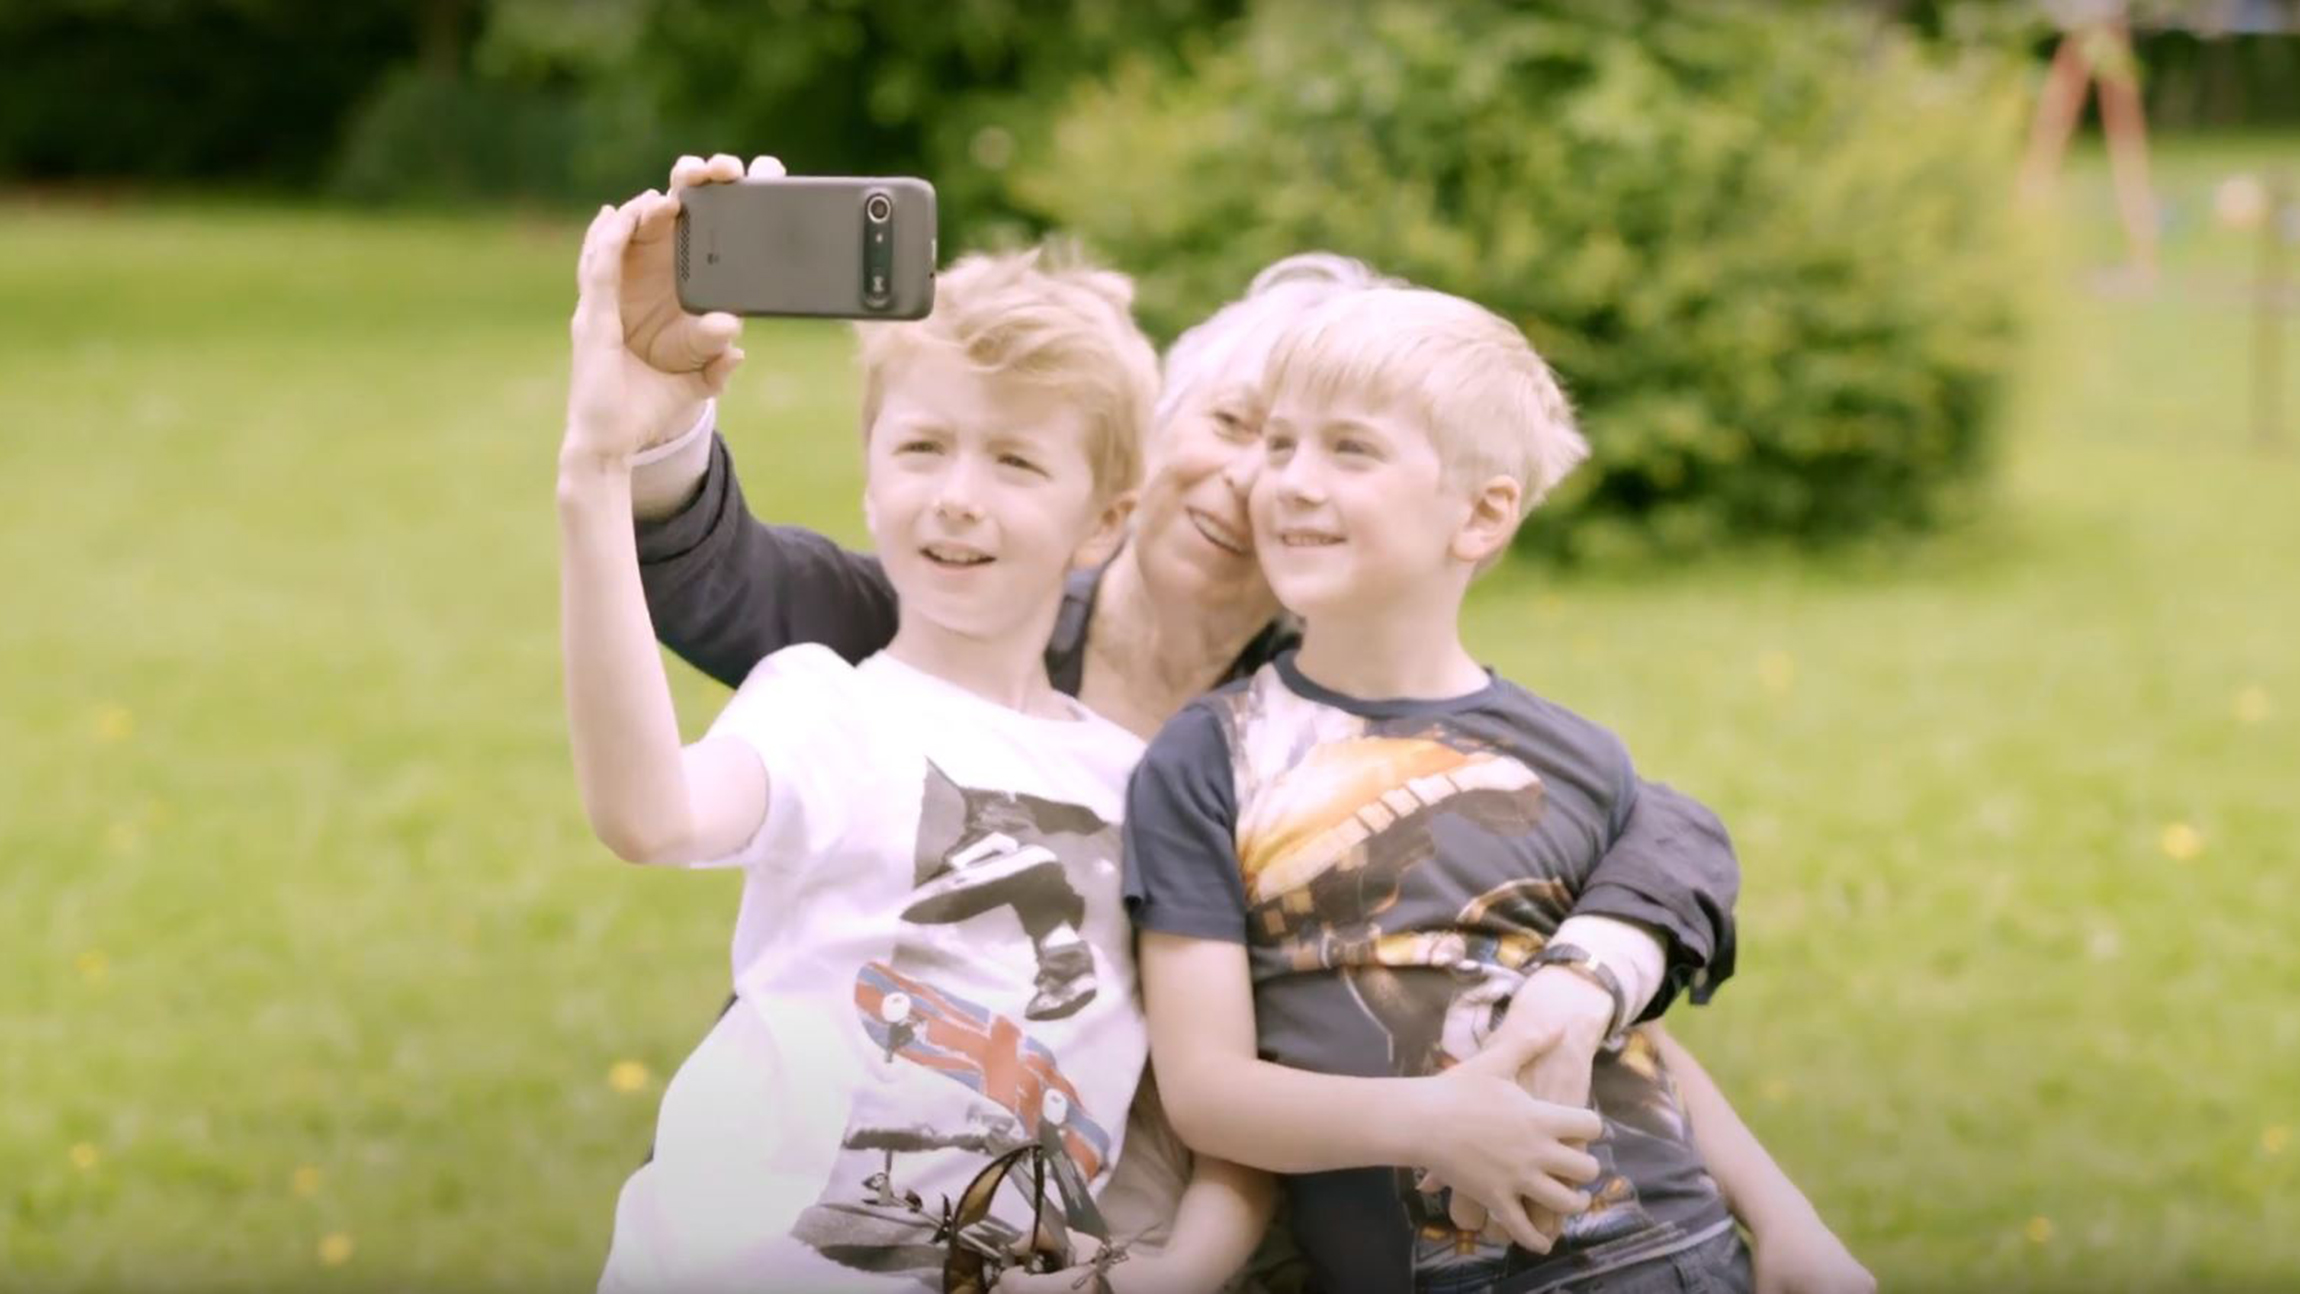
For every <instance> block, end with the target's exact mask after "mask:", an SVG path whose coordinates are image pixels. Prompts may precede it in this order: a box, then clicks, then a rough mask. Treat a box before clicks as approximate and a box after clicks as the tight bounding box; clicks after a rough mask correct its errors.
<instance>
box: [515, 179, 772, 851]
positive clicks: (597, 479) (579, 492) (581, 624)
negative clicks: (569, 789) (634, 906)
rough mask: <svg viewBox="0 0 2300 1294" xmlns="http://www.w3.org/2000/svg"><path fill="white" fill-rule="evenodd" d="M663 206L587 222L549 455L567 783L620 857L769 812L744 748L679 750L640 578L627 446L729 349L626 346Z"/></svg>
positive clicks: (715, 837) (743, 833)
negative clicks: (641, 253)
mask: <svg viewBox="0 0 2300 1294" xmlns="http://www.w3.org/2000/svg"><path fill="white" fill-rule="evenodd" d="M675 215H676V202H675V200H673V199H670V198H665V197H663V196H662V195H659V194H655V193H652V192H650V193H646V194H642V195H640V196H639V197H637V198H633V199H632V200H631V201H630V202H628V203H625V204H624V205H623V206H622V207H619V208H602V209H601V211H600V213H599V215H598V217H597V218H596V219H595V220H593V221H592V222H591V228H590V230H589V231H588V232H587V234H586V235H585V237H584V244H583V252H582V258H581V261H580V262H579V265H578V270H577V276H578V285H579V287H580V289H581V293H580V296H579V298H578V300H577V303H576V308H575V318H574V321H573V325H572V330H571V331H572V333H573V353H572V365H571V373H570V378H569V383H568V397H567V427H566V432H565V435H564V438H563V440H562V441H561V445H560V455H559V486H558V503H559V534H560V595H561V610H560V630H561V645H562V650H563V653H564V656H565V663H566V693H567V715H568V728H569V736H570V743H571V745H572V748H573V752H574V760H575V773H576V780H577V783H578V785H579V786H580V787H581V790H582V795H583V806H584V810H585V813H586V814H587V816H588V817H589V819H590V822H591V825H592V829H593V830H594V831H595V832H596V833H597V834H598V836H599V838H600V840H601V841H602V842H604V843H605V844H606V845H607V846H608V847H609V848H610V849H612V850H614V851H615V853H616V854H618V855H619V856H621V857H623V858H625V859H627V860H629V861H632V862H674V861H678V862H683V861H690V860H695V859H701V858H707V857H714V856H718V855H723V854H727V853H731V852H733V851H734V850H735V849H736V848H737V847H739V846H740V845H741V844H742V843H743V842H744V841H745V840H747V839H749V838H750V837H751V836H752V835H753V834H754V833H755V832H756V830H757V828H758V825H759V823H760V822H761V821H762V820H763V819H764V816H765V813H766V792H767V787H766V775H765V772H764V769H763V767H762V765H761V764H760V762H759V760H758V758H757V757H756V756H755V755H754V754H753V753H752V751H750V750H749V749H748V748H746V747H745V746H743V745H742V744H741V743H740V742H739V741H738V740H736V739H734V738H731V737H718V738H713V739H709V740H706V741H704V742H701V743H698V744H697V745H696V746H694V747H692V748H683V747H682V746H681V744H680V741H679V728H678V715H677V712H676V711H675V710H674V708H673V706H672V702H671V690H670V685H669V681H668V680H667V679H666V678H665V677H664V674H663V664H662V656H661V654H660V653H659V652H658V651H656V649H655V644H654V641H653V637H654V635H653V631H652V628H651V626H650V624H649V623H648V618H647V608H646V603H645V600H644V598H643V597H642V595H641V592H640V588H639V576H638V562H637V553H636V552H635V551H634V547H633V539H632V524H631V477H630V461H631V457H632V455H633V454H634V453H635V452H636V450H637V448H638V446H639V445H640V444H641V443H643V440H644V437H645V434H646V429H647V428H648V427H649V426H650V425H651V424H652V423H653V422H654V421H655V419H656V418H658V417H659V416H660V410H661V409H662V408H663V407H664V406H666V405H669V404H673V403H675V402H677V401H678V400H679V399H681V398H683V397H687V396H692V397H694V398H695V399H696V400H698V401H699V400H700V399H701V398H703V397H704V396H707V395H709V394H710V393H712V392H713V391H715V390H716V389H717V388H718V387H719V386H722V385H723V384H724V383H725V381H726V377H727V374H728V373H729V372H731V371H732V369H733V367H734V364H735V363H736V362H738V361H739V358H740V352H739V351H737V352H731V353H730V355H728V356H725V357H722V358H721V359H720V360H719V361H717V362H715V363H712V364H708V365H705V366H704V367H703V368H701V369H699V370H697V371H695V372H692V373H688V374H685V375H681V376H677V377H673V376H670V375H666V374H665V373H663V372H661V371H660V370H658V369H655V368H652V367H650V366H648V365H645V364H642V363H640V362H639V361H637V360H636V359H635V358H634V356H633V355H632V353H631V350H630V349H629V342H628V339H627V333H626V327H625V322H624V317H623V314H622V311H621V309H620V305H619V292H618V289H619V285H620V281H621V278H622V273H623V268H624V259H625V256H626V254H627V253H628V252H629V250H630V248H631V247H632V245H633V243H634V241H635V240H636V239H637V238H638V237H640V236H641V235H642V234H645V233H648V232H650V231H652V232H654V233H655V234H656V235H657V236H660V232H661V231H662V230H664V229H666V228H667V227H668V226H669V224H670V221H671V220H672V219H673V218H674V217H675Z"/></svg>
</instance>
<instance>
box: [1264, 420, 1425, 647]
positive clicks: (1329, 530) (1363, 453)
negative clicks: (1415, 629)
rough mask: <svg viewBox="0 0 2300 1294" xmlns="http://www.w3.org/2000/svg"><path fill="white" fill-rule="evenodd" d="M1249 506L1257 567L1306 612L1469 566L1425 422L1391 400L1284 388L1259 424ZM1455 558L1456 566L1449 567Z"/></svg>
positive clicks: (1396, 590)
mask: <svg viewBox="0 0 2300 1294" xmlns="http://www.w3.org/2000/svg"><path fill="white" fill-rule="evenodd" d="M1262 443H1263V463H1262V470H1261V474H1260V475H1259V476H1258V477H1257V478H1255V481H1254V487H1253V493H1252V496H1251V499H1250V502H1249V511H1250V513H1251V515H1252V517H1253V525H1254V537H1255V542H1256V551H1257V552H1258V553H1259V554H1260V556H1261V559H1262V570H1263V573H1264V574H1265V575H1266V576H1267V577H1268V578H1269V581H1270V588H1271V590H1272V591H1274V592H1275V593H1276V594H1277V595H1278V600H1279V601H1280V602H1282V603H1284V604H1285V605H1286V607H1287V608H1288V609H1290V610H1292V611H1293V612H1294V613H1295V614H1296V615H1299V616H1302V617H1303V618H1305V619H1309V620H1313V621H1314V620H1318V619H1326V620H1329V621H1331V620H1334V619H1349V618H1351V617H1352V616H1353V614H1354V613H1356V612H1359V611H1364V612H1368V613H1386V612H1390V611H1396V610H1402V609H1404V608H1406V607H1409V606H1418V605H1420V604H1421V603H1423V602H1424V601H1427V600H1428V598H1429V595H1431V594H1437V593H1440V592H1441V591H1442V590H1444V589H1445V588H1446V587H1448V586H1449V584H1450V583H1452V582H1453V581H1451V580H1449V579H1448V573H1449V571H1451V572H1453V574H1454V575H1455V576H1456V577H1457V578H1459V579H1461V580H1466V578H1467V569H1466V567H1463V564H1462V563H1460V562H1459V561H1458V560H1457V559H1456V558H1455V557H1454V555H1453V553H1452V541H1453V538H1454V536H1455V535H1456V534H1457V533H1458V532H1459V530H1460V528H1461V525H1462V522H1463V521H1464V520H1465V519H1466V518H1467V516H1468V512H1469V502H1468V499H1467V498H1466V497H1464V492H1462V491H1457V490H1452V489H1448V488H1447V486H1446V474H1445V471H1444V465H1443V463H1442V462H1441V461H1440V459H1439V456H1438V452H1437V448H1436V446H1435V445H1434V444H1432V443H1431V440H1430V437H1429V434H1428V432H1427V431H1426V430H1425V429H1424V428H1423V427H1422V426H1421V425H1420V423H1419V422H1418V421H1417V420H1416V419H1415V418H1413V417H1412V416H1410V415H1408V414H1406V413H1405V412H1404V411H1401V410H1398V409H1395V408H1391V407H1389V406H1377V405H1372V404H1366V403H1363V402H1358V401H1352V400H1346V399H1345V400H1332V401H1320V400H1314V399H1309V398H1304V397H1303V396H1301V395H1291V396H1287V395H1282V396H1281V398H1280V403H1279V404H1278V405H1277V406H1276V407H1273V408H1272V409H1271V411H1270V417H1269V421H1268V423H1267V424H1266V426H1265V429H1264V434H1263V441H1262ZM1455 568H1461V569H1459V570H1456V569H1455Z"/></svg>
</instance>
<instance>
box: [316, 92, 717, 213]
mask: <svg viewBox="0 0 2300 1294" xmlns="http://www.w3.org/2000/svg"><path fill="white" fill-rule="evenodd" d="M679 151H680V149H679V147H678V145H677V143H676V141H675V140H674V138H673V132H672V131H670V130H669V129H667V128H666V127H664V126H663V124H662V123H661V121H660V120H659V118H657V116H656V115H655V114H654V112H653V110H652V109H651V108H650V107H649V106H648V105H647V104H646V103H644V102H641V101H639V100H637V99H636V98H634V97H632V96H630V95H628V94H617V93H616V92H614V91H613V90H611V89H609V88H608V87H606V86H603V85H592V86H587V87H575V88H567V89H553V88H544V87H541V86H537V85H533V84H521V83H519V81H517V80H515V79H512V78H510V77H490V76H473V75H466V74H462V73H458V72H439V71H433V70H431V69H428V68H423V67H408V68H404V69H402V70H400V71H397V72H394V73H393V74H392V75H391V76H390V77H388V78H386V80H385V81H384V83H383V86H382V88H381V89H380V90H379V91H378V92H377V93H376V94H375V95H374V96H373V97H372V98H370V99H369V100H368V101H367V102H366V103H364V104H363V105H361V107H360V109H359V111H358V112H357V113H356V114H355V116H354V117H353V119H352V122H351V125H350V127H349V129H348V130H347V132H346V135H345V139H344V143H343V148H342V151H341V155H340V156H339V158H338V159H337V163H336V167H335V174H334V185H335V188H336V190H337V191H338V192H340V193H343V194H344V195H346V196H348V197H352V198H356V199H360V200H363V201H390V202H420V203H452V202H468V201H475V200H486V199H501V198H525V199H540V200H545V201H560V202H567V203H596V202H598V201H601V200H606V199H610V198H619V197H621V196H623V195H626V194H629V193H634V192H637V191H638V190H640V189H643V188H646V187H648V186H649V185H660V184H662V183H663V176H664V174H665V172H667V171H668V170H669V169H670V162H671V159H672V158H673V157H674V156H676V155H677V153H678V152H679Z"/></svg>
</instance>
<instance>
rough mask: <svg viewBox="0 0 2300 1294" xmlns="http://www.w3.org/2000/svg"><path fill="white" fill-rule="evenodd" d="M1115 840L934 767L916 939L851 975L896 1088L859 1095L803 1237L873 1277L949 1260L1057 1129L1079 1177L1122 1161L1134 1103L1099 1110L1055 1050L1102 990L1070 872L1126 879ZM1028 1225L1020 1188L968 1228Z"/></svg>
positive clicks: (1093, 821) (798, 1227) (1066, 814)
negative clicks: (1116, 869) (1017, 1160)
mask: <svg viewBox="0 0 2300 1294" xmlns="http://www.w3.org/2000/svg"><path fill="white" fill-rule="evenodd" d="M1118 847H1119V846H1118V833H1117V828H1116V827H1115V826H1113V825H1112V824H1111V823H1110V822H1108V821H1106V820H1104V819H1103V818H1102V817H1100V816H1099V815H1097V814H1095V813H1094V812H1092V811H1091V810H1089V809H1086V808H1082V807H1080V806H1078V805H1073V804H1065V803H1061V802H1059V801H1055V800H1049V799H1042V798H1040V797H1037V796H1031V795H1023V794H1017V793H1014V792H1008V791H997V790H982V789H978V788H974V787H967V786H962V785H960V784H959V783H957V782H956V781H953V780H952V779H951V778H950V777H949V776H948V775H947V774H945V773H944V772H943V771H942V770H941V769H940V768H938V767H936V766H935V765H934V764H932V763H931V762H929V763H928V764H927V778H926V785H925V791H924V800H923V803H922V805H921V812H920V815H919V835H918V847H917V853H916V871H915V879H914V884H913V888H912V897H911V898H910V900H909V902H908V903H907V905H906V906H905V907H904V908H903V910H902V914H901V916H902V921H903V923H904V924H903V925H902V927H901V933H900V934H899V936H898V937H897V939H896V942H895V946H894V949H893V952H892V955H891V956H889V957H887V958H885V959H883V960H873V961H869V962H866V963H865V964H863V965H862V966H860V967H858V968H857V970H856V972H855V978H854V990H853V1001H854V1011H855V1016H854V1020H855V1025H856V1027H857V1028H858V1029H859V1030H860V1031H861V1032H862V1033H863V1034H864V1035H866V1036H867V1037H868V1038H869V1040H870V1041H871V1043H872V1044H873V1045H874V1046H875V1047H876V1048H877V1050H878V1053H879V1058H880V1059H881V1060H882V1061H883V1062H884V1063H885V1066H886V1069H885V1071H884V1075H883V1081H879V1082H874V1083H871V1084H867V1085H865V1086H864V1087H863V1088H862V1089H860V1090H859V1091H858V1092H857V1093H856V1095H855V1099H854V1103H853V1105H852V1107H851V1109H850V1113H849V1118H848V1122H847V1126H846V1129H845V1132H844V1135H843V1136H842V1137H841V1140H840V1152H839V1156H838V1160H837V1163H836V1166H835V1168H834V1170H833V1172H832V1175H831V1179H830V1183H829V1186H828V1188H827V1189H826V1191H825V1192H824V1195H823V1197H822V1198H821V1200H819V1201H818V1202H817V1203H816V1204H815V1205H814V1206H813V1207H811V1208H809V1209H807V1210H806V1211H805V1212H803V1213H802V1214H801V1215H800V1217H799V1219H798V1221H797V1223H796V1224H795V1225H794V1226H793V1228H792V1232H791V1234H792V1235H793V1237H794V1238H796V1239H798V1240H799V1241H801V1242H803V1243H805V1244H807V1245H809V1246H811V1247H812V1248H814V1249H815V1250H816V1251H817V1252H819V1253H821V1254H822V1255H823V1256H824V1257H825V1258H828V1259H830V1260H832V1261H834V1262H838V1263H841V1264H843V1265H845V1266H847V1267H851V1268H854V1269H857V1270H861V1271H869V1272H890V1273H891V1272H902V1271H912V1270H930V1271H931V1270H939V1269H940V1267H941V1264H942V1258H943V1253H942V1239H941V1237H940V1235H939V1232H940V1227H939V1224H940V1222H941V1221H942V1219H943V1218H944V1217H945V1216H946V1215H947V1213H948V1211H949V1208H950V1205H951V1203H952V1202H953V1201H955V1200H956V1199H957V1198H958V1197H959V1195H960V1194H961V1192H963V1190H964V1189H965V1187H966V1185H967V1183H968V1182H969V1181H971V1180H972V1179H973V1177H974V1175H975V1174H976V1173H977V1172H979V1171H980V1170H981V1169H982V1168H983V1167H984V1166H986V1165H987V1163H988V1162H989V1161H990V1160H991V1159H993V1158H995V1157H996V1156H998V1155H1000V1154H1003V1153H1005V1152H1006V1151H1008V1150H1012V1149H1015V1148H1016V1147H1019V1146H1022V1145H1025V1144H1028V1143H1032V1142H1038V1141H1040V1140H1041V1136H1040V1134H1041V1128H1042V1127H1049V1128H1051V1129H1052V1130H1053V1131H1054V1133H1055V1137H1054V1140H1055V1142H1056V1143H1057V1144H1059V1145H1060V1146H1061V1147H1062V1148H1063V1149H1064V1150H1065V1151H1067V1152H1068V1154H1069V1156H1070V1159H1071V1161H1072V1163H1073V1164H1074V1165H1075V1166H1076V1167H1077V1169H1078V1172H1079V1175H1080V1177H1081V1178H1082V1179H1084V1180H1087V1181H1092V1180H1093V1179H1094V1178H1095V1176H1096V1175H1097V1174H1099V1173H1100V1172H1101V1171H1102V1170H1103V1169H1104V1168H1105V1167H1106V1166H1107V1165H1108V1164H1109V1162H1110V1160H1111V1158H1112V1150H1113V1146H1112V1139H1113V1129H1114V1128H1115V1127H1116V1126H1117V1125H1116V1120H1118V1119H1122V1118H1123V1117H1124V1114H1125V1111H1123V1110H1115V1111H1104V1110H1093V1109H1089V1108H1087V1102H1086V1101H1085V1100H1083V1099H1082V1098H1081V1096H1080V1094H1079V1089H1078V1087H1077V1085H1076V1084H1074V1083H1073V1082H1072V1080H1071V1079H1070V1078H1069V1077H1067V1076H1065V1075H1064V1073H1063V1069H1062V1056H1061V1054H1060V1047H1059V1045H1058V1043H1059V1042H1060V1041H1062V1040H1065V1039H1066V1038H1067V1037H1068V1034H1067V1032H1066V1031H1067V1030H1068V1028H1069V1025H1070V1023H1071V1022H1072V1021H1073V1020H1075V1019H1080V1018H1083V1017H1081V1014H1080V1013H1081V1012H1082V1011H1084V1009H1085V1008H1086V1007H1087V1006H1088V1005H1089V1004H1090V1003H1092V1002H1094V1001H1095V1000H1096V999H1097V997H1098V996H1099V994H1100V992H1101V976H1100V974H1099V973H1098V972H1099V971H1100V969H1101V968H1100V967H1099V965H1098V963H1097V960H1096V954H1095V952H1094V949H1093V947H1092V946H1091V945H1090V944H1089V943H1088V942H1087V941H1086V939H1085V938H1084V937H1083V934H1082V927H1083V926H1084V924H1085V920H1086V901H1085V898H1084V896H1083V895H1082V894H1081V893H1080V892H1079V890H1078V888H1077V886H1076V885H1075V884H1073V878H1074V877H1083V876H1089V875H1093V874H1095V869H1096V868H1098V867H1099V868H1100V869H1101V870H1102V871H1103V872H1105V873H1109V872H1111V871H1112V870H1113V860H1114V859H1115V858H1116V856H1117V850H1118ZM1087 1014H1088V1015H1091V1014H1092V1013H1090V1012H1089V1013H1087ZM1011 1194H1012V1193H1010V1195H1011ZM1028 1227H1029V1211H1028V1207H1027V1202H1026V1201H1023V1200H1022V1199H1021V1198H1020V1197H1019V1196H1013V1197H1012V1198H1007V1199H1005V1200H1003V1201H1002V1204H1001V1206H1000V1207H999V1208H998V1209H996V1210H994V1211H993V1214H992V1216H991V1217H990V1218H988V1219H986V1220H985V1221H984V1222H983V1223H982V1224H980V1226H979V1227H978V1228H976V1230H977V1231H978V1232H980V1234H973V1233H970V1237H971V1238H972V1239H974V1240H976V1241H977V1242H980V1243H985V1244H1000V1243H1004V1242H1008V1241H1012V1240H1015V1239H1019V1238H1020V1237H1022V1236H1023V1235H1024V1234H1025V1233H1026V1231H1027V1229H1028ZM993 1233H995V1234H993Z"/></svg>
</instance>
